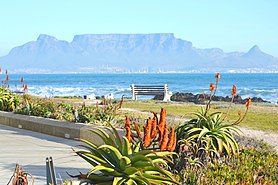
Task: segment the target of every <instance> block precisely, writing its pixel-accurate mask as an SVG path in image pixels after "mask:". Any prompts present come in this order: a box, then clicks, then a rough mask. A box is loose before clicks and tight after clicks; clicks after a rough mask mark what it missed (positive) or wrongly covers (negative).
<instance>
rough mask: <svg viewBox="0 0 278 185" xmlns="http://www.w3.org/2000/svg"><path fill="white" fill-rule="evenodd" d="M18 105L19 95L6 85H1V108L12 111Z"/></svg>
mask: <svg viewBox="0 0 278 185" xmlns="http://www.w3.org/2000/svg"><path fill="white" fill-rule="evenodd" d="M18 105H19V97H18V95H16V94H14V93H12V91H11V90H9V89H7V88H6V87H0V110H2V111H9V112H11V111H14V110H15V109H16V108H17V106H18Z"/></svg>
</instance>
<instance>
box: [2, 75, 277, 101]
mask: <svg viewBox="0 0 278 185" xmlns="http://www.w3.org/2000/svg"><path fill="white" fill-rule="evenodd" d="M214 76H215V74H195V73H193V74H191V73H186V74H180V73H178V74H24V75H20V74H11V75H9V77H10V81H9V82H8V83H9V84H10V87H11V89H12V90H16V89H20V87H21V86H22V84H21V82H20V79H21V77H24V83H26V84H28V93H29V94H33V95H39V96H44V97H51V96H84V95H89V94H95V95H96V96H102V95H107V94H110V93H112V94H113V95H114V97H116V98H117V97H118V98H119V97H121V96H122V95H125V97H131V96H132V95H131V92H130V85H131V84H136V85H164V84H168V86H169V90H170V91H172V92H173V93H175V92H191V93H193V94H197V93H202V91H203V90H204V92H205V93H209V90H208V88H209V85H210V83H215V77H214ZM0 78H1V81H2V80H5V75H4V74H1V75H0ZM234 84H235V85H236V86H237V94H239V95H240V96H242V98H247V97H261V98H263V99H265V100H267V101H271V102H272V103H277V102H278V74H277V73H273V74H260V73H248V74H237V73H232V74H231V73H225V74H221V78H220V80H219V88H218V91H217V95H221V96H230V95H231V89H232V86H233V85H234ZM16 86H17V87H16Z"/></svg>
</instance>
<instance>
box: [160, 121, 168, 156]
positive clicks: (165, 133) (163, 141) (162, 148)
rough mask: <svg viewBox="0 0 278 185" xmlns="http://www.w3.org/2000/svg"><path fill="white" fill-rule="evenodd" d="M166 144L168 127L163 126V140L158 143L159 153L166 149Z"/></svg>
mask: <svg viewBox="0 0 278 185" xmlns="http://www.w3.org/2000/svg"><path fill="white" fill-rule="evenodd" d="M167 143H168V125H167V124H165V128H164V134H163V138H162V141H161V143H160V151H163V150H166V149H167Z"/></svg>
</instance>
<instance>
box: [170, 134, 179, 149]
mask: <svg viewBox="0 0 278 185" xmlns="http://www.w3.org/2000/svg"><path fill="white" fill-rule="evenodd" d="M176 146H177V134H176V133H175V132H174V139H173V145H172V148H171V149H170V150H169V152H173V151H174V150H175V149H176Z"/></svg>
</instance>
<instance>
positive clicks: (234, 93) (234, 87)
mask: <svg viewBox="0 0 278 185" xmlns="http://www.w3.org/2000/svg"><path fill="white" fill-rule="evenodd" d="M235 95H236V85H233V90H232V96H235Z"/></svg>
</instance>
